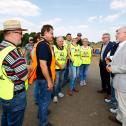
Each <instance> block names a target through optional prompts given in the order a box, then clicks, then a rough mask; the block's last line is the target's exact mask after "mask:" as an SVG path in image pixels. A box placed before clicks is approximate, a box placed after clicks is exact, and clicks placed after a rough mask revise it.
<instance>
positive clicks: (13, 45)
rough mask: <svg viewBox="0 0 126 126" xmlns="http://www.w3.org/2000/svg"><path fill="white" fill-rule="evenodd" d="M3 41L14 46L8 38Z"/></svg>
mask: <svg viewBox="0 0 126 126" xmlns="http://www.w3.org/2000/svg"><path fill="white" fill-rule="evenodd" d="M4 42H5V43H8V44H9V45H13V46H16V45H15V44H14V43H12V42H10V41H8V40H4Z"/></svg>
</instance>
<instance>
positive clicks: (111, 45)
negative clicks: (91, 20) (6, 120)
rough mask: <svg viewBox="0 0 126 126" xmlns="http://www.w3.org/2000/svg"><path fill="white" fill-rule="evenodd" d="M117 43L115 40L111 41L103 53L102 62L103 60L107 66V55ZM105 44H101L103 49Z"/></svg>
mask: <svg viewBox="0 0 126 126" xmlns="http://www.w3.org/2000/svg"><path fill="white" fill-rule="evenodd" d="M114 45H115V42H109V43H108V45H107V46H106V48H105V50H104V53H103V60H102V61H101V60H100V62H102V64H104V65H105V66H106V62H105V58H106V57H107V54H108V52H110V51H111V50H112V49H113V46H114ZM102 47H103V44H102V46H101V50H102Z"/></svg>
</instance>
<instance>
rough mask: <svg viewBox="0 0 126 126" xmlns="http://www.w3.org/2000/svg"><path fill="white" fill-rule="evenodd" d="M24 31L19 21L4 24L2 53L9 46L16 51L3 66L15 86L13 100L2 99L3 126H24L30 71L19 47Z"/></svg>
mask: <svg viewBox="0 0 126 126" xmlns="http://www.w3.org/2000/svg"><path fill="white" fill-rule="evenodd" d="M24 30H26V29H22V28H21V24H20V22H19V21H17V20H7V21H5V22H4V30H3V33H4V40H3V41H2V42H1V43H0V51H2V50H3V49H4V48H6V47H8V46H15V49H13V50H12V51H10V52H9V53H8V55H7V56H6V57H5V59H4V61H3V64H2V66H3V67H4V69H5V71H6V74H7V76H8V78H9V79H11V81H12V82H13V84H14V95H13V98H12V99H11V100H6V99H2V98H0V103H1V105H2V109H3V113H2V118H1V119H2V121H1V126H22V123H23V118H24V111H25V107H26V92H25V80H26V79H27V76H28V69H27V66H26V62H25V60H24V58H23V57H22V56H21V54H20V51H19V50H18V48H17V46H18V45H19V44H21V38H22V31H24ZM6 88H7V87H6Z"/></svg>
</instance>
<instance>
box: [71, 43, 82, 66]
mask: <svg viewBox="0 0 126 126" xmlns="http://www.w3.org/2000/svg"><path fill="white" fill-rule="evenodd" d="M70 52H71V58H72V61H73V66H76V67H78V66H80V65H81V62H82V61H81V58H80V45H77V46H74V45H73V44H71V45H70Z"/></svg>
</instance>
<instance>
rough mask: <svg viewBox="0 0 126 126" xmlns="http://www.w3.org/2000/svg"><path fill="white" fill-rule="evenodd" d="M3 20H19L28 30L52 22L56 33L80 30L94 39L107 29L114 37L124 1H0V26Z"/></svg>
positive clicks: (125, 16) (124, 20)
mask: <svg viewBox="0 0 126 126" xmlns="http://www.w3.org/2000/svg"><path fill="white" fill-rule="evenodd" d="M6 19H19V20H20V21H21V23H22V26H23V27H25V28H28V30H29V32H31V31H35V32H39V31H40V30H41V27H42V25H43V24H51V25H53V27H54V35H55V36H59V35H66V34H67V33H71V34H72V36H73V37H76V34H77V33H78V32H81V33H82V34H83V36H82V37H88V39H89V40H90V41H96V42H97V41H100V40H101V35H102V34H103V33H104V32H109V33H110V34H111V36H112V40H115V37H114V36H115V30H116V29H117V28H119V27H120V26H124V25H126V0H0V29H2V24H3V22H4V21H5V20H6Z"/></svg>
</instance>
